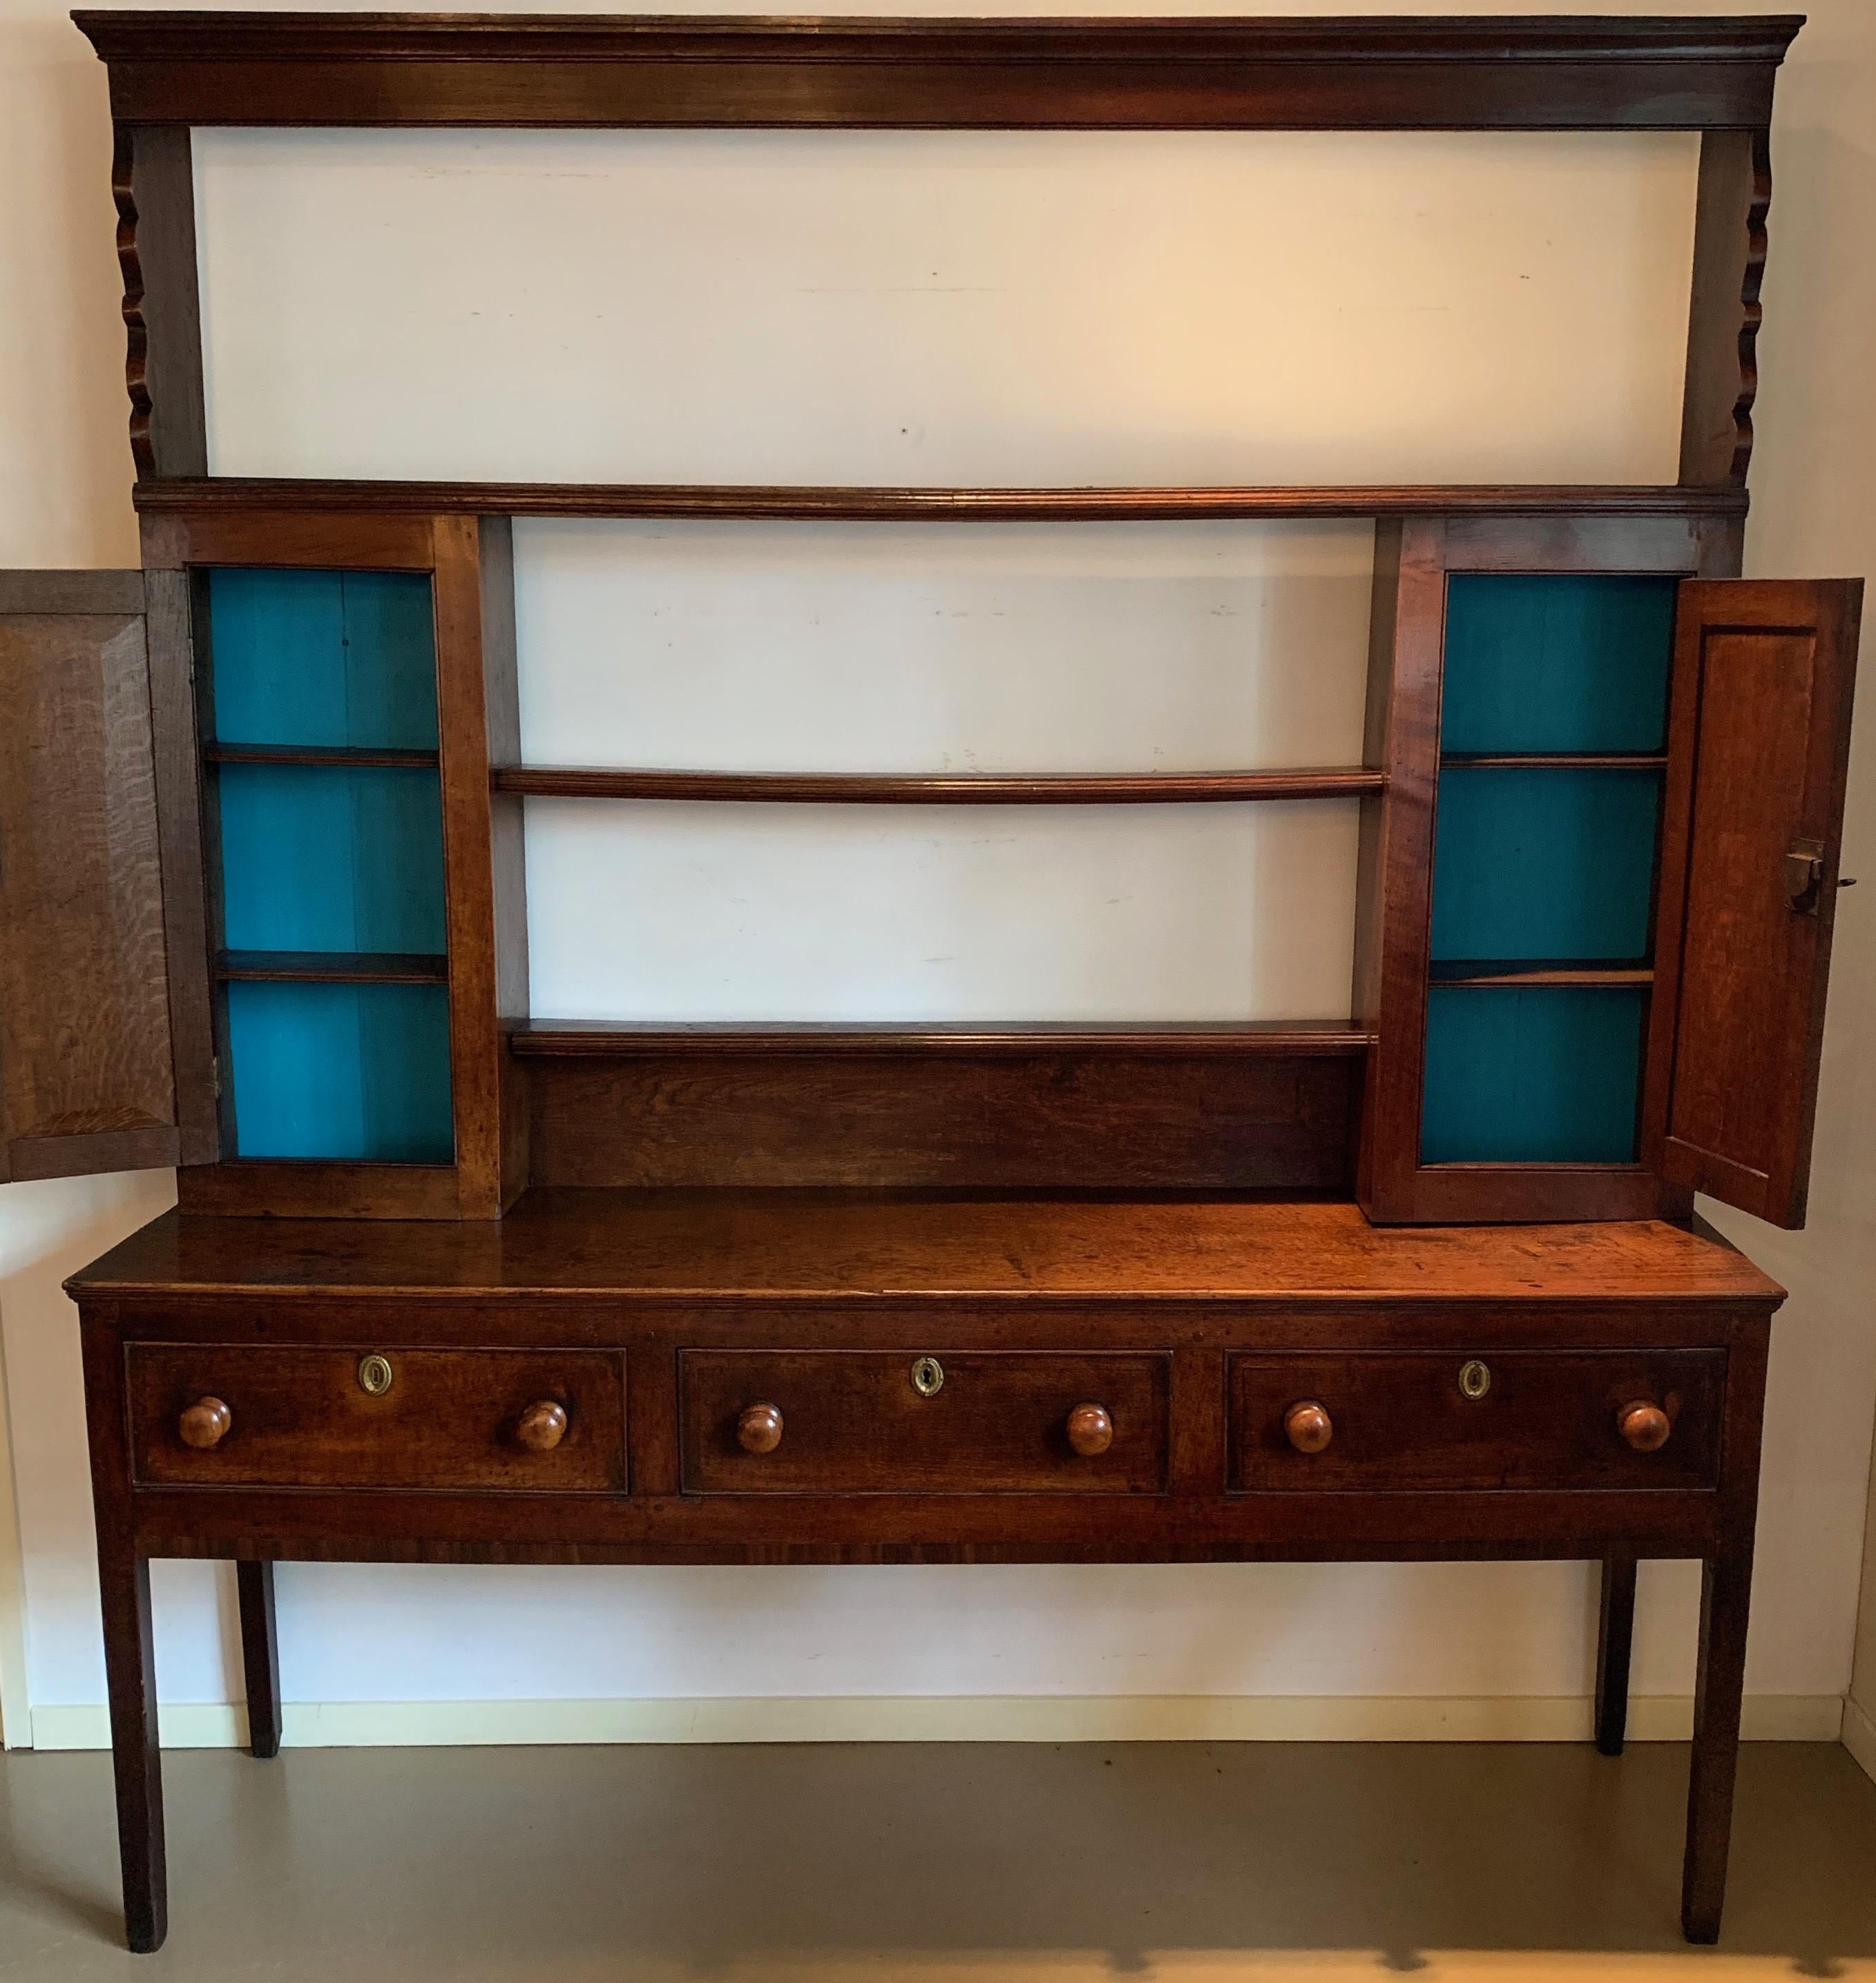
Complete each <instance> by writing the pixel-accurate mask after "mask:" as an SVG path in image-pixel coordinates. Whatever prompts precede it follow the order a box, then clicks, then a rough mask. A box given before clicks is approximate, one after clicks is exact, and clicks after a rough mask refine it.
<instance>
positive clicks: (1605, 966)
mask: <svg viewBox="0 0 1876 1983" xmlns="http://www.w3.org/2000/svg"><path fill="white" fill-rule="evenodd" d="M1429 975H1430V978H1431V981H1432V982H1433V984H1434V985H1438V986H1442V987H1444V988H1446V989H1449V990H1451V989H1453V988H1492V987H1494V986H1498V985H1508V986H1518V985H1525V986H1533V987H1541V986H1566V985H1573V986H1579V987H1582V988H1586V989H1587V988H1593V987H1596V986H1598V985H1602V986H1616V987H1619V986H1625V985H1652V984H1653V983H1654V967H1653V966H1652V965H1650V964H1649V963H1648V962H1647V961H1646V960H1645V959H1643V960H1640V961H1632V962H1610V963H1579V962H1577V961H1573V960H1571V959H1570V958H1476V957H1471V958H1445V959H1442V960H1440V961H1436V962H1435V963H1434V964H1433V965H1432V966H1431V967H1430V972H1429Z"/></svg>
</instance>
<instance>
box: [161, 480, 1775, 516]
mask: <svg viewBox="0 0 1876 1983" xmlns="http://www.w3.org/2000/svg"><path fill="white" fill-rule="evenodd" d="M134 493H135V500H136V506H137V507H138V509H139V510H142V511H143V512H145V513H149V514H159V513H182V514H185V515H193V516H206V515H211V514H213V513H216V512H217V511H225V510H240V511H242V512H252V511H255V510H380V511H406V512H416V513H420V514H422V515H424V516H443V515H463V514H466V515H470V516H485V517H737V518H755V517H774V518H777V519H782V520H791V521H795V522H801V523H867V522H882V523H911V522H920V521H925V522H944V521H946V520H954V519H962V520H965V521H969V522H977V523H989V522H1045V523H1046V522H1056V523H1072V522H1076V521H1083V522H1092V523H1100V522H1109V523H1115V522H1123V523H1142V522H1162V521H1177V520H1182V519H1184V520H1195V519H1217V520H1229V519H1231V518H1234V517H1247V518H1248V517H1414V516H1436V517H1438V516H1448V517H1453V516H1516V517H1580V516H1623V517H1707V516H1719V517H1743V516H1744V514H1745V513H1746V506H1747V495H1746V491H1745V490H1744V489H1742V488H1737V487H1731V486H1727V485H1721V486H1714V487H1677V486H1675V485H1673V484H1665V485H1664V484H1656V483H1531V484H1518V483H1368V484H1362V483H1353V484H1346V483H1345V484H1341V485H1338V486H1335V487H1329V486H1323V487H1308V486H1302V487H1266V488H1218V487H1213V488H1161V489H1151V488H1149V489H1137V488H1136V489H1122V488H1105V489H1096V488H1083V489H880V488H867V487H807V486H794V487H759V486H757V485H754V484H750V485H744V484H742V483H604V482H370V481H358V482H348V481H331V480H318V479H315V478H313V477H306V478H304V479H301V478H267V477H242V476H229V475H202V476H196V475H186V476H162V477H149V478H146V479H145V480H142V481H140V482H139V483H138V484H137V486H136V488H135V492H134Z"/></svg>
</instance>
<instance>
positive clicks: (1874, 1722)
mask: <svg viewBox="0 0 1876 1983" xmlns="http://www.w3.org/2000/svg"><path fill="white" fill-rule="evenodd" d="M1844 1747H1845V1748H1846V1749H1848V1751H1850V1753H1851V1755H1853V1756H1854V1757H1856V1759H1857V1761H1858V1762H1859V1763H1861V1764H1862V1765H1863V1773H1864V1775H1865V1776H1867V1777H1869V1778H1870V1779H1871V1781H1872V1782H1876V1714H1871V1712H1870V1710H1868V1708H1867V1707H1863V1706H1861V1704H1859V1703H1858V1702H1856V1701H1854V1700H1846V1701H1845V1702H1844Z"/></svg>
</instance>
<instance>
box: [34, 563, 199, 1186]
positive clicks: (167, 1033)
mask: <svg viewBox="0 0 1876 1983" xmlns="http://www.w3.org/2000/svg"><path fill="white" fill-rule="evenodd" d="M176 583H177V584H181V583H182V580H181V578H180V575H179V574H178V575H177V579H176ZM144 587H145V580H144V574H143V573H142V572H139V571H47V572H5V573H0V1179H15V1178H45V1177H66V1176H72V1175H77V1174H79V1173H80V1172H95V1171H111V1170H139V1169H150V1168H152V1167H155V1166H159V1165H168V1164H175V1163H179V1162H198V1161H202V1159H206V1158H207V1157H210V1156H212V1155H214V1153H215V1141H216V1138H215V1129H214V1095H213V1076H212V1062H210V1061H209V1060H208V1058H206V1054H203V1055H199V1057H198V1058H197V1063H196V1068H195V1072H194V1076H193V1078H192V1080H191V1081H189V1082H182V1081H179V1078H178V1072H177V1061H176V1054H175V1052H174V1048H173V1045H172V1042H173V1040H174V1037H175V1029H174V1028H173V1027H172V1013H171V992H172V988H171V985H170V971H169V952H170V950H171V948H172V945H173V944H174V943H175V941H176V931H175V930H174V929H173V928H166V921H165V908H166V899H165V886H164V883H165V874H164V864H163V850H162V845H161V844H160V842H159V834H158V824H157V822H158V790H157V787H158V776H159V750H158V746H157V740H156V737H155V733H154V731H153V729H152V714H151V697H150V667H149V647H148V639H147V635H148V626H147V621H146V615H145V590H144ZM166 604H167V605H168V606H169V610H171V612H172V615H173V616H175V617H176V618H177V619H178V621H179V626H180V627H181V628H182V630H185V631H186V607H187V601H186V596H184V595H182V594H177V595H176V597H174V598H173V599H171V600H168V601H166ZM178 651H179V652H181V653H183V654H186V647H179V649H178ZM183 666H184V669H185V671H186V660H185V661H184V663H183ZM183 691H184V693H183V703H182V708H181V709H179V711H176V712H175V714H173V716H172V722H175V723H178V724H182V725H183V726H184V727H185V728H186V727H187V723H188V719H187V715H186V681H185V682H184V684H183ZM170 744H171V748H170V750H169V765H168V767H166V768H167V771H168V774H169V775H170V776H172V777H177V778H182V777H183V776H184V773H183V769H182V767H184V765H186V764H191V765H192V743H191V742H190V741H189V739H188V738H187V737H184V738H183V739H182V744H183V748H182V751H181V752H180V753H179V752H178V751H177V750H176V747H175V740H173V739H172V740H170ZM189 775H190V776H191V777H192V773H191V774H189ZM187 893H188V891H187V889H186V887H179V888H176V889H174V890H173V891H172V894H173V895H175V896H176V898H177V899H176V900H175V901H172V903H171V904H170V905H169V907H170V909H171V911H172V918H174V917H175V916H176V915H182V916H184V917H186V915H188V913H189V904H188V902H187V900H186V897H187ZM200 913H201V911H200V904H199V895H198V900H197V902H196V905H195V908H194V914H195V916H196V919H197V921H198V923H199V918H200ZM185 927H186V925H185ZM199 961H200V962H201V963H202V968H205V969H206V960H203V959H202V958H200V955H199ZM206 1037H207V1035H206V1002H205V1008H204V1012H203V1015H202V1028H201V1032H200V1038H202V1041H203V1042H206ZM179 1103H180V1104H181V1105H179Z"/></svg>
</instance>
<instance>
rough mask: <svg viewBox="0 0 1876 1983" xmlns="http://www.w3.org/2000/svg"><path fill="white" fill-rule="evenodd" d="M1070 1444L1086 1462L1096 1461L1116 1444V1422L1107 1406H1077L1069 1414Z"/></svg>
mask: <svg viewBox="0 0 1876 1983" xmlns="http://www.w3.org/2000/svg"><path fill="white" fill-rule="evenodd" d="M1068 1443H1069V1445H1071V1446H1073V1447H1074V1449H1075V1451H1076V1452H1077V1453H1079V1454H1080V1455H1081V1456H1082V1458H1083V1459H1084V1460H1095V1459H1099V1456H1101V1455H1102V1453H1105V1452H1106V1451H1107V1450H1108V1448H1109V1446H1112V1444H1113V1443H1114V1421H1113V1420H1112V1419H1111V1418H1109V1416H1108V1413H1107V1407H1106V1406H1105V1405H1077V1406H1075V1409H1074V1410H1073V1411H1072V1412H1071V1413H1069V1414H1068Z"/></svg>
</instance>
